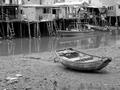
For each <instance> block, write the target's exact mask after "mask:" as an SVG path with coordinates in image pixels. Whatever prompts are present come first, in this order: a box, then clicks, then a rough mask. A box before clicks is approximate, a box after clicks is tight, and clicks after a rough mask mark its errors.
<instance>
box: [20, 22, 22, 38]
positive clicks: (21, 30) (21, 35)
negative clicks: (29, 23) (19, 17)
mask: <svg viewBox="0 0 120 90" xmlns="http://www.w3.org/2000/svg"><path fill="white" fill-rule="evenodd" d="M20 37H21V38H22V22H21V21H20Z"/></svg>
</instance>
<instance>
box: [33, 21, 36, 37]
mask: <svg viewBox="0 0 120 90" xmlns="http://www.w3.org/2000/svg"><path fill="white" fill-rule="evenodd" d="M33 25H34V37H36V23H34V24H33Z"/></svg>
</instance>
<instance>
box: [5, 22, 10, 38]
mask: <svg viewBox="0 0 120 90" xmlns="http://www.w3.org/2000/svg"><path fill="white" fill-rule="evenodd" d="M6 23H7V38H9V34H10V33H9V22H6Z"/></svg>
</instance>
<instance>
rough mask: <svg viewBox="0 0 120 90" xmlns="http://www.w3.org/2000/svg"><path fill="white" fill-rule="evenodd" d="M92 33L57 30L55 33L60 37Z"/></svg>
mask: <svg viewBox="0 0 120 90" xmlns="http://www.w3.org/2000/svg"><path fill="white" fill-rule="evenodd" d="M89 32H92V31H88V30H87V31H65V30H58V31H57V33H59V35H61V36H80V34H81V33H89Z"/></svg>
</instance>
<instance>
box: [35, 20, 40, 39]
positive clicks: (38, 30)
mask: <svg viewBox="0 0 120 90" xmlns="http://www.w3.org/2000/svg"><path fill="white" fill-rule="evenodd" d="M36 24H37V37H40V36H41V33H40V28H39V22H37V23H36Z"/></svg>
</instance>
